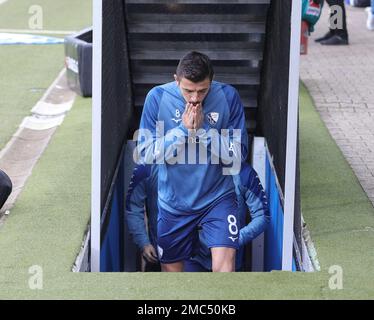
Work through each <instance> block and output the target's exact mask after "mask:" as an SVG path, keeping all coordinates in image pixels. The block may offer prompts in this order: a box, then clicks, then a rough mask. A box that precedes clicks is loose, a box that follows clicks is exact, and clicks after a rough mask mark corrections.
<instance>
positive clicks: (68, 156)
mask: <svg viewBox="0 0 374 320" xmlns="http://www.w3.org/2000/svg"><path fill="white" fill-rule="evenodd" d="M300 97H301V100H300V101H301V106H300V146H301V150H300V165H301V197H302V210H303V215H304V218H305V220H306V222H307V224H308V227H309V230H310V232H311V234H312V238H313V240H314V241H315V245H316V249H317V254H318V259H319V261H320V264H321V271H320V272H314V273H300V272H298V273H291V272H280V271H276V272H270V273H234V274H213V273H209V274H208V273H194V274H192V273H179V274H178V273H177V274H165V273H79V274H78V273H72V272H70V268H71V266H72V264H73V262H74V259H75V256H76V254H77V253H78V251H79V247H80V244H81V241H82V239H83V234H84V230H85V228H86V226H87V222H88V219H89V211H90V165H91V162H90V161H91V160H90V159H91V158H90V157H91V155H90V143H91V142H90V139H91V136H90V130H91V129H90V128H91V127H90V126H91V120H90V119H91V118H90V117H91V112H90V103H91V100H90V99H82V98H78V100H77V101H76V103H75V105H74V107H73V109H72V110H71V111H70V113H69V114H68V116H67V117H66V119H65V121H64V123H63V124H62V126H61V127H60V128H59V129H58V130H57V132H56V134H55V135H54V137H53V140H52V141H51V143H50V145H49V147H48V149H47V150H46V152H45V153H44V154H43V156H42V158H41V159H40V161H39V163H38V164H37V166H36V167H35V169H34V171H33V175H32V177H31V178H30V180H29V181H28V183H27V185H26V188H25V189H24V191H23V192H22V194H21V196H20V198H19V200H18V202H17V204H16V206H15V208H14V209H13V210H12V212H11V215H10V217H9V218H8V220H7V221H6V223H5V225H4V226H3V227H2V228H1V229H0V243H1V244H2V246H1V247H0V248H1V249H0V256H1V257H2V259H1V260H0V286H1V290H0V298H21V299H24V298H27V299H42V298H52V299H58V298H65V299H73V298H74V299H172V300H176V299H214V300H217V299H359V298H373V297H374V285H373V280H372V279H374V271H373V266H374V261H373V260H374V257H373V255H372V247H373V243H374V242H373V241H374V232H373V229H372V227H373V226H374V210H373V207H372V206H371V204H370V203H369V201H368V199H367V197H366V196H365V194H364V193H363V191H362V189H361V187H360V185H359V184H358V182H357V180H356V178H355V176H354V175H353V173H352V171H351V170H350V168H349V166H348V165H347V163H346V161H345V159H344V158H343V157H342V155H341V153H340V151H339V149H338V148H337V147H336V145H335V143H334V142H333V140H332V139H331V137H330V136H329V134H328V132H327V130H326V128H325V127H324V125H323V123H322V122H321V120H320V118H319V116H318V114H317V113H316V111H315V109H314V108H313V105H312V101H311V100H310V97H309V96H308V94H307V92H306V90H305V88H303V87H302V88H301V92H300ZM32 265H40V266H41V267H42V268H43V289H42V290H31V289H30V288H29V287H28V281H29V279H30V277H31V275H30V274H29V273H28V270H29V267H30V266H32ZM334 265H338V266H340V267H341V268H342V270H343V289H342V290H332V289H330V287H329V280H330V279H331V277H332V276H334V274H329V268H330V267H331V266H334ZM330 271H331V270H330Z"/></svg>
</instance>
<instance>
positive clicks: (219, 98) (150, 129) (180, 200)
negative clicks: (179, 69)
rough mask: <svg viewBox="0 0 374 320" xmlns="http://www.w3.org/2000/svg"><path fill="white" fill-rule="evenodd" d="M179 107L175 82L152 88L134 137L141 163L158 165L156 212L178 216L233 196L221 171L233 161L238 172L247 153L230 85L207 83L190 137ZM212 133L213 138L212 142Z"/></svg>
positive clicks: (181, 103) (239, 109) (181, 102)
mask: <svg viewBox="0 0 374 320" xmlns="http://www.w3.org/2000/svg"><path fill="white" fill-rule="evenodd" d="M185 105H186V101H185V100H184V98H183V96H182V94H181V92H180V89H179V87H178V85H177V83H176V82H175V81H174V82H170V83H167V84H164V85H161V86H157V87H154V88H153V89H152V90H151V91H150V92H149V93H148V95H147V97H146V100H145V104H144V108H143V114H142V117H141V122H140V129H141V130H140V136H139V138H138V151H139V153H140V154H141V155H142V161H145V162H146V163H157V164H158V170H159V171H158V199H159V205H160V207H161V208H163V209H165V210H167V211H168V212H171V213H174V214H181V215H183V214H192V213H197V212H201V211H202V210H204V209H205V208H207V207H209V205H210V204H211V203H213V202H214V201H216V200H217V199H220V198H223V197H224V196H226V195H228V194H230V193H233V192H234V191H235V189H234V184H233V180H232V177H231V176H229V175H225V174H224V168H226V167H230V166H233V164H234V162H235V163H236V164H239V170H240V164H241V162H242V161H244V160H245V158H246V157H247V152H248V146H247V144H248V136H247V132H246V128H245V118H244V111H243V105H242V103H241V101H240V98H239V94H238V92H237V91H236V89H234V88H233V87H232V86H230V85H226V84H223V83H220V82H216V81H213V82H212V84H211V87H210V90H209V93H208V94H207V96H206V98H205V99H204V101H203V113H204V124H203V128H202V129H203V130H200V131H198V132H197V134H196V135H195V136H194V135H193V134H191V132H189V131H188V130H187V129H186V128H185V126H184V125H183V123H182V114H183V112H184V110H185ZM210 129H213V130H210ZM224 129H226V131H227V132H224V131H222V130H224ZM235 129H237V130H235ZM212 133H214V134H216V133H219V137H218V140H217V139H216V138H217V136H214V138H213V134H212ZM226 133H227V136H226V135H225V134H226ZM147 135H148V136H147ZM149 135H150V136H151V137H149ZM226 138H227V139H226ZM150 139H151V140H152V141H151V143H150V141H149V140H150ZM217 141H218V143H219V147H218V150H217V148H216V146H217ZM189 148H190V149H189ZM192 149H193V151H191V150H192ZM193 159H195V160H193ZM194 161H195V164H194V163H193V162H194ZM183 162H184V163H183ZM191 162H192V163H191ZM239 170H238V171H239Z"/></svg>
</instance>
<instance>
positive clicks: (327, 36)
mask: <svg viewBox="0 0 374 320" xmlns="http://www.w3.org/2000/svg"><path fill="white" fill-rule="evenodd" d="M332 36H334V33H333V32H331V30H330V31H329V32H327V33H326V34H325V35H324V36H323V37H320V38H317V39H315V40H314V41H315V42H321V41H324V40H327V39H330V38H331V37H332Z"/></svg>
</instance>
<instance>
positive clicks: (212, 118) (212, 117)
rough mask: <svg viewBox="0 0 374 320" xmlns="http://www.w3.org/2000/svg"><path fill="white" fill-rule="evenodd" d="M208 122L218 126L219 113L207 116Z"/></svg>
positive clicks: (211, 113)
mask: <svg viewBox="0 0 374 320" xmlns="http://www.w3.org/2000/svg"><path fill="white" fill-rule="evenodd" d="M206 117H207V120H208V122H209V123H210V124H211V125H212V126H215V125H216V124H217V121H218V119H219V113H218V112H210V113H208V114H207V115H206Z"/></svg>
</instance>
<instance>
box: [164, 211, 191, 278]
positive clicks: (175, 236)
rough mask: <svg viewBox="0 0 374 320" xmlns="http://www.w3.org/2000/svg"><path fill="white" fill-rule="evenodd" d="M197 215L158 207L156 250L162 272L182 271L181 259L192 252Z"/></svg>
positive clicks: (187, 257) (189, 255)
mask: <svg viewBox="0 0 374 320" xmlns="http://www.w3.org/2000/svg"><path fill="white" fill-rule="evenodd" d="M197 221H198V216H196V215H186V214H184V215H183V214H174V213H170V212H168V211H166V210H164V209H162V208H160V207H159V215H158V219H157V250H158V257H159V260H160V262H161V270H162V271H164V272H181V271H183V261H184V260H186V259H189V258H190V257H191V256H192V253H193V244H194V242H195V241H196V238H197V226H196V225H197Z"/></svg>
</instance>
